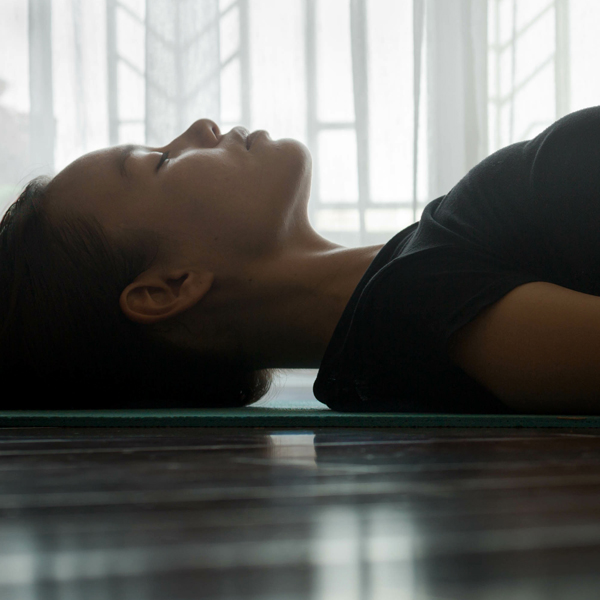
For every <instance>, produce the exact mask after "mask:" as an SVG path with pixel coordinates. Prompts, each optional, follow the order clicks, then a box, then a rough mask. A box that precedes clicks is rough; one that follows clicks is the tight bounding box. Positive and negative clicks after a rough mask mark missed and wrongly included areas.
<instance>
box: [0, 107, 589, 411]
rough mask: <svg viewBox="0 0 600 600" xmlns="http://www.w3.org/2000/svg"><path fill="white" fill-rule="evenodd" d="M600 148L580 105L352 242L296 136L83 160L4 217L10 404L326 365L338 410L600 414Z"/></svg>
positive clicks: (139, 396)
mask: <svg viewBox="0 0 600 600" xmlns="http://www.w3.org/2000/svg"><path fill="white" fill-rule="evenodd" d="M598 140H600V107H594V108H589V109H585V110H583V111H578V112H576V113H572V114H570V115H568V116H567V117H564V118H563V119H560V120H559V121H557V122H556V123H554V124H553V125H552V126H551V127H549V128H548V129H546V130H545V131H544V132H543V133H541V134H540V135H538V136H537V137H536V138H535V139H533V140H531V141H529V142H520V143H517V144H513V145H511V146H509V147H507V148H504V149H502V150H500V151H498V152H495V153H494V154H492V155H491V156H489V157H488V158H486V159H485V160H484V161H482V162H481V163H480V164H479V165H477V166H476V167H475V168H473V169H472V170H471V171H470V172H469V173H468V174H467V175H466V176H465V177H464V178H463V179H462V180H461V181H460V182H459V183H458V184H457V185H456V186H455V187H454V188H453V189H452V190H451V191H450V192H449V193H448V194H446V195H445V196H443V197H440V198H437V199H436V200H433V201H432V202H430V203H429V204H428V205H427V207H426V209H425V210H424V212H423V215H422V218H421V221H420V222H418V223H415V224H413V225H411V226H410V227H408V228H406V229H405V230H403V231H401V232H400V233H398V234H397V235H395V236H394V237H393V238H392V239H391V240H390V241H389V242H388V243H387V244H385V245H378V246H370V247H360V248H344V247H342V246H339V245H337V244H334V243H332V242H330V241H329V240H326V239H324V238H323V237H321V236H320V235H319V234H317V233H316V232H315V231H314V229H313V228H312V227H311V225H310V223H309V220H308V216H307V204H308V200H309V194H310V181H311V171H312V164H311V156H310V153H309V152H308V150H307V148H306V147H305V146H304V145H303V144H301V143H300V142H298V141H296V140H291V139H281V140H276V141H274V140H271V139H270V137H269V136H268V134H266V132H257V133H255V134H253V135H252V136H250V137H248V136H247V132H246V130H244V129H243V128H240V127H236V128H234V129H232V130H231V131H230V132H229V133H227V134H225V135H223V134H221V132H220V130H219V128H218V126H217V125H216V124H215V123H214V122H212V121H210V120H208V119H202V120H200V121H197V122H196V123H194V124H193V125H192V126H191V127H190V128H189V129H188V130H187V131H186V132H185V133H183V134H182V135H181V136H179V137H177V138H176V139H174V140H173V141H172V142H171V143H169V144H168V145H167V146H165V147H163V148H148V147H144V146H139V147H138V146H118V147H113V148H108V149H104V150H99V151H95V152H91V153H89V154H87V155H85V156H83V157H81V158H79V159H77V160H76V161H74V162H73V163H72V164H70V165H68V166H67V167H66V168H65V169H64V170H63V171H61V172H60V173H59V174H58V175H56V176H55V177H54V178H53V179H51V180H47V179H39V178H38V179H36V180H34V181H33V182H31V183H30V184H29V185H28V186H27V188H26V189H25V191H24V192H23V193H22V194H21V196H20V197H19V199H18V200H17V202H15V204H13V206H11V207H10V208H9V210H8V211H7V213H6V215H5V216H4V218H3V220H2V223H1V224H0V269H1V270H0V281H1V282H2V284H1V285H2V289H3V290H4V293H3V294H2V300H1V302H3V306H2V313H1V314H2V315H4V323H3V326H2V329H1V338H0V343H1V345H0V348H1V349H0V352H1V358H2V371H3V373H6V375H5V377H7V378H14V377H21V378H22V379H19V381H20V382H22V383H21V390H22V393H21V394H19V395H18V396H15V397H13V398H10V399H9V400H7V401H6V402H5V404H4V406H3V408H4V409H5V410H6V409H23V408H34V407H35V408H56V409H58V408H149V407H172V408H184V407H197V408H202V407H215V406H242V405H247V404H251V403H253V402H255V401H256V400H258V399H259V398H261V397H262V396H263V395H264V394H265V393H266V392H267V391H268V389H269V385H270V382H271V378H272V376H273V374H274V372H275V371H276V370H277V369H286V368H319V367H320V371H319V374H318V377H317V380H316V382H315V386H314V391H315V395H316V397H317V398H318V399H319V400H321V401H322V402H324V403H326V404H328V405H329V406H330V407H331V408H334V409H337V410H352V411H366V412H376V411H400V412H403V411H416V412H431V411H435V412H476V413H485V412H488V413H489V412H498V413H501V412H542V413H543V412H549V413H553V412H559V413H596V412H598V408H597V406H598V407H600V397H599V398H598V401H596V396H597V395H598V396H600V394H597V391H600V375H599V374H598V373H599V372H600V369H597V368H596V366H595V356H600V352H598V353H596V351H600V298H597V296H600V278H599V277H597V276H596V264H597V262H598V259H597V258H596V256H597V254H598V250H597V248H598V247H599V243H598V241H597V238H598V235H597V229H598V217H599V216H600V198H599V197H598V194H600V186H599V185H598V183H600V178H599V175H600V166H599V165H600V149H599V148H600V143H598ZM28 386H29V389H28ZM57 390H58V391H59V395H58V396H57V395H56V391H57Z"/></svg>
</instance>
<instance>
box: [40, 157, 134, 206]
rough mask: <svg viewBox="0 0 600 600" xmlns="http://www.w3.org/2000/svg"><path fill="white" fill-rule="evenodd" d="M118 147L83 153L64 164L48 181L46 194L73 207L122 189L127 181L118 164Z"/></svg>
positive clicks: (93, 201) (105, 196)
mask: <svg viewBox="0 0 600 600" xmlns="http://www.w3.org/2000/svg"><path fill="white" fill-rule="evenodd" d="M119 154H120V149H119V147H114V148H105V149H102V150H96V151H94V152H90V153H89V154H85V155H83V156H81V157H80V158H78V159H76V160H75V161H73V162H72V163H70V164H69V165H67V166H66V167H65V168H64V169H63V170H62V171H60V172H59V173H58V174H57V175H56V176H55V177H54V178H53V179H52V181H51V183H50V185H49V189H48V192H49V195H50V196H51V197H52V198H53V203H58V204H59V205H60V206H57V208H60V207H62V206H64V207H65V208H66V207H69V208H75V207H76V206H80V205H81V204H82V203H87V204H89V203H95V202H96V201H97V202H103V201H104V200H105V199H106V198H107V197H109V196H112V195H114V194H115V193H118V192H123V191H125V186H126V181H125V179H124V178H123V177H122V176H121V174H120V172H119V167H118V164H117V163H118V156H119Z"/></svg>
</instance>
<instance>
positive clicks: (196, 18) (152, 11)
mask: <svg viewBox="0 0 600 600" xmlns="http://www.w3.org/2000/svg"><path fill="white" fill-rule="evenodd" d="M220 67H221V61H220V56H219V1H218V0H177V1H175V2H174V1H173V0H146V78H145V82H146V111H145V113H146V143H147V144H148V145H150V146H162V145H164V144H166V143H167V142H168V141H170V140H171V139H173V138H174V137H176V136H178V135H179V134H181V133H182V132H183V131H185V130H186V129H187V128H188V127H189V126H190V125H191V123H193V122H194V121H196V120H197V119H200V118H204V117H206V118H209V119H212V120H213V121H215V122H217V123H218V122H219V121H220V120H221V119H220V105H221V93H220V87H221V86H220Z"/></svg>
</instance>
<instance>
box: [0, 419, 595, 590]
mask: <svg viewBox="0 0 600 600" xmlns="http://www.w3.org/2000/svg"><path fill="white" fill-rule="evenodd" d="M598 564H600V430H593V429H586V430H585V431H584V432H582V431H581V430H579V431H576V430H566V429H561V430H543V429H535V430H526V429H521V430H518V429H472V430H468V429H405V430H403V429H389V428H385V429H342V428H323V429H314V430H304V429H297V430H294V429H290V430H273V429H262V428H238V429H236V428H230V429H227V428H139V429H135V428H131V429H127V428H81V429H74V428H72V429H60V428H39V429H38V428H13V429H0V598H1V600H34V599H35V600H46V599H52V600H54V599H58V600H75V599H77V600H80V599H85V600H109V599H110V600H116V599H121V598H122V599H126V600H156V599H165V600H167V599H168V600H188V599H189V600H192V599H193V600H199V599H201V600H217V599H219V600H234V599H236V600H237V599H252V600H301V599H302V600H332V599H334V600H337V599H339V600H342V599H343V600H388V599H389V600H451V599H452V600H453V599H456V600H488V599H489V600H500V599H502V600H508V599H510V600H532V599H540V600H542V599H543V600H547V599H554V598H556V599H559V598H560V599H563V598H573V599H577V600H587V599H590V600H592V599H594V600H597V598H598V589H600V573H599V572H598V568H597V567H598Z"/></svg>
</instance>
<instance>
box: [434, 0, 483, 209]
mask: <svg viewBox="0 0 600 600" xmlns="http://www.w3.org/2000/svg"><path fill="white" fill-rule="evenodd" d="M487 4H488V3H487V0H451V1H450V2H439V1H438V0H426V14H427V40H428V53H427V55H428V65H427V66H428V99H429V104H428V106H429V114H428V119H429V131H430V144H429V162H430V169H429V195H430V198H431V199H433V198H437V197H438V196H441V195H443V194H446V193H448V192H449V191H450V189H452V186H454V184H455V183H456V182H457V181H459V179H461V177H463V175H465V174H466V173H467V172H468V171H469V169H471V168H472V167H473V166H475V165H476V164H477V163H478V162H479V161H480V160H482V159H483V158H485V156H486V155H487V145H488V144H487V87H488V78H487Z"/></svg>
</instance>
